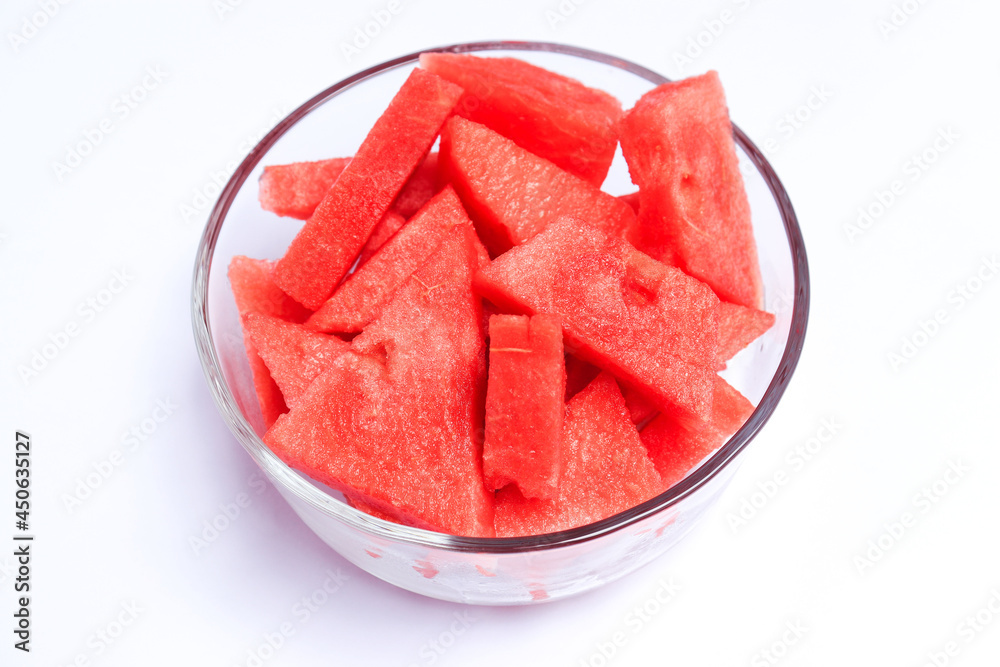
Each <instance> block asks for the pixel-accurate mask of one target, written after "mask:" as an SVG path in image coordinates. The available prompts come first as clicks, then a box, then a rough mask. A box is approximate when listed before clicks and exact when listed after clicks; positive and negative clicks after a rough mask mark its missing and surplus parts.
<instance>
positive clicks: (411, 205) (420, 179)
mask: <svg viewBox="0 0 1000 667" xmlns="http://www.w3.org/2000/svg"><path fill="white" fill-rule="evenodd" d="M440 180H441V179H440V176H438V153H437V151H432V152H431V153H429V154H428V155H427V157H426V158H424V161H423V162H421V163H420V166H419V167H417V170H416V171H415V172H413V175H412V176H410V180H408V181H407V182H406V185H405V186H403V190H402V192H400V193H399V196H398V197H396V201H394V202H393V203H392V210H393V211H395V212H396V213H398V214H399V215H401V216H403V217H404V218H410V217H412V216H413V214H414V213H416V212H417V211H419V210H420V209H422V208H423V207H424V204H426V203H427V202H429V201H430V200H431V199H432V198H433V197H434V195H436V194H437V193H438V192H440V191H441V188H440V187H439V185H440Z"/></svg>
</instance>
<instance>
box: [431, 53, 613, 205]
mask: <svg viewBox="0 0 1000 667" xmlns="http://www.w3.org/2000/svg"><path fill="white" fill-rule="evenodd" d="M420 66H421V67H423V68H425V69H427V71H429V72H434V73H435V74H437V75H438V76H441V77H443V78H445V79H447V80H448V81H451V82H453V83H456V84H458V85H459V86H461V87H462V88H464V89H465V94H464V95H463V96H462V100H461V101H460V102H459V104H458V106H457V107H456V109H455V112H456V113H457V114H458V115H460V116H463V117H464V118H468V119H469V120H472V121H475V122H477V123H482V124H483V125H485V126H487V127H489V128H490V129H493V130H495V131H497V132H499V133H500V134H502V135H503V136H505V137H507V138H508V139H511V140H513V141H514V142H515V143H516V144H517V145H518V146H521V147H522V148H525V149H527V150H529V151H531V152H532V153H534V154H535V155H539V156H541V157H543V158H545V159H547V160H550V161H552V162H554V163H555V164H556V165H558V166H559V167H560V168H562V169H565V170H566V171H568V172H570V173H572V174H576V175H577V176H579V177H580V178H582V179H584V180H586V181H589V182H590V183H591V184H593V185H594V186H595V187H600V186H601V184H602V183H603V182H604V177H605V176H607V173H608V169H609V168H610V166H611V161H612V160H613V159H614V156H615V148H616V147H617V143H618V137H617V135H616V134H615V123H616V122H617V121H618V119H619V118H620V117H621V114H622V107H621V103H619V102H618V100H616V99H615V98H614V97H612V96H611V95H609V94H608V93H606V92H604V91H602V90H596V89H594V88H588V87H587V86H584V85H583V84H582V83H580V82H579V81H577V80H575V79H571V78H569V77H566V76H562V75H561V74H556V73H555V72H550V71H548V70H545V69H542V68H541V67H536V66H535V65H531V64H529V63H526V62H524V61H523V60H517V59H515V58H478V57H476V56H469V55H458V54H452V53H424V54H421V56H420Z"/></svg>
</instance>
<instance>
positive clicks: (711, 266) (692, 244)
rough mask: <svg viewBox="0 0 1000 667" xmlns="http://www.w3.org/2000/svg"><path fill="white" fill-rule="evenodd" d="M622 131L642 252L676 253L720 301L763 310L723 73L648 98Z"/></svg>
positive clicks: (675, 84)
mask: <svg viewBox="0 0 1000 667" xmlns="http://www.w3.org/2000/svg"><path fill="white" fill-rule="evenodd" d="M619 132H620V133H621V144H622V152H623V154H624V156H625V160H626V162H627V163H628V166H629V172H630V174H631V176H632V180H633V182H635V183H636V185H638V186H639V193H640V195H639V196H640V201H641V209H642V211H641V212H640V216H639V217H640V225H641V228H640V235H641V243H640V244H639V246H638V247H639V249H640V250H642V251H644V252H647V253H649V254H650V255H652V256H653V257H655V258H656V259H661V258H670V255H671V253H673V256H674V257H675V258H676V262H677V266H679V267H680V268H682V269H684V270H685V271H686V272H687V273H689V274H691V275H692V276H694V277H696V278H699V279H700V280H703V281H705V282H706V283H708V285H709V286H711V287H712V289H713V290H715V293H716V294H718V295H719V298H721V299H723V300H725V301H731V302H733V303H738V304H740V305H743V306H747V307H750V308H760V307H761V306H762V304H763V295H764V290H763V282H762V279H761V275H760V266H759V264H758V261H757V246H756V244H755V242H754V237H753V228H752V226H751V221H750V205H749V202H748V201H747V195H746V191H745V189H744V187H743V177H742V176H741V175H740V169H739V159H738V158H737V156H736V146H735V142H734V140H733V128H732V124H731V123H730V121H729V111H728V109H727V107H726V99H725V95H724V93H723V90H722V84H721V82H720V81H719V77H718V74H716V73H715V72H708V73H706V74H703V75H701V76H696V77H692V78H689V79H684V80H682V81H676V82H671V83H665V84H663V85H661V86H658V87H657V88H654V89H653V90H651V91H649V92H647V93H646V94H644V95H643V96H642V97H641V98H640V99H639V101H638V102H636V104H635V106H634V107H633V108H632V109H631V110H630V111H629V112H628V113H626V114H625V116H624V117H623V118H622V121H621V123H620V125H619ZM647 209H648V215H647ZM670 261H672V260H670Z"/></svg>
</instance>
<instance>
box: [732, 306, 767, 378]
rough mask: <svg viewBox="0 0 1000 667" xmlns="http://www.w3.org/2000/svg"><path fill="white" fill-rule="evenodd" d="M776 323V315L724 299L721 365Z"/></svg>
mask: <svg viewBox="0 0 1000 667" xmlns="http://www.w3.org/2000/svg"><path fill="white" fill-rule="evenodd" d="M773 324H774V315H772V314H771V313H766V312H764V311H763V310H757V309H756V308H747V307H745V306H738V305H736V304H735V303H728V302H726V301H723V302H721V303H720V304H719V367H720V368H725V367H726V362H727V361H729V360H730V359H732V358H733V356H734V355H735V354H736V353H737V352H739V351H740V350H742V349H743V348H745V347H746V346H747V345H749V344H750V343H752V342H753V341H755V340H757V338H759V337H760V336H761V335H763V333H764V332H765V331H767V330H768V329H770V328H771V326H772V325H773Z"/></svg>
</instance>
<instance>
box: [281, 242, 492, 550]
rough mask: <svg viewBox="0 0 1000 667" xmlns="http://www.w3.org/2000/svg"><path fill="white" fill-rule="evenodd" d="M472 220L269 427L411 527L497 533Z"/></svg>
mask: <svg viewBox="0 0 1000 667" xmlns="http://www.w3.org/2000/svg"><path fill="white" fill-rule="evenodd" d="M482 252H484V251H483V250H482V247H481V245H480V244H479V242H478V240H477V239H476V238H475V233H474V232H473V231H472V228H471V226H469V225H464V226H460V227H456V228H454V229H453V230H452V231H451V232H450V233H449V234H448V236H447V238H446V239H445V241H444V242H442V244H441V245H440V247H439V248H438V250H437V251H436V252H435V253H434V254H433V255H432V256H431V257H430V258H429V259H428V260H427V262H426V263H425V264H424V265H423V266H421V267H420V268H419V269H418V270H417V271H415V272H414V273H413V274H412V278H413V279H411V280H408V281H407V282H406V284H405V285H403V286H402V287H401V288H400V289H399V291H397V293H396V295H395V296H394V297H393V299H392V300H391V301H390V303H389V304H388V305H387V306H386V308H385V309H384V310H383V312H382V314H381V315H380V317H379V318H378V319H377V320H375V321H374V322H372V323H371V324H370V325H369V326H368V327H367V328H366V330H365V331H364V333H362V334H361V335H359V336H358V337H356V338H355V339H354V341H353V342H352V351H350V352H348V353H346V354H344V355H341V356H340V357H338V358H337V359H335V360H334V361H333V363H332V364H331V365H330V367H329V368H328V369H327V370H326V371H325V372H324V373H323V374H322V375H320V376H319V377H317V378H316V379H315V380H314V381H313V383H312V384H311V385H310V386H309V388H308V389H307V390H306V393H305V394H304V395H303V396H302V398H301V400H300V401H299V403H298V404H297V405H296V407H295V408H293V409H292V410H291V411H290V412H289V413H288V414H286V415H283V416H282V417H281V418H279V419H278V421H277V422H276V423H275V425H274V426H273V427H272V428H271V430H270V431H269V432H268V433H267V434H266V436H265V442H266V443H267V444H268V446H269V447H271V448H272V450H273V451H274V452H275V453H276V454H277V455H278V456H280V457H281V458H282V459H283V460H285V461H286V462H287V463H288V464H289V465H292V466H294V467H296V468H298V469H300V470H302V471H303V472H306V473H307V474H309V475H311V476H312V477H314V478H315V479H317V480H319V481H321V482H324V483H325V484H328V485H329V486H331V487H333V488H335V489H338V490H340V491H342V492H344V494H345V495H347V496H348V497H350V498H351V499H352V500H353V501H355V502H356V504H358V505H359V506H362V507H371V508H374V509H375V510H377V511H378V512H380V513H382V514H384V515H386V516H388V517H391V518H392V519H393V520H396V521H399V522H401V523H405V524H408V525H413V526H419V527H423V528H430V529H434V530H441V531H445V532H449V533H453V534H456V535H471V536H480V537H491V536H493V534H494V528H493V507H492V506H493V499H492V495H491V494H489V493H488V492H487V490H486V486H485V484H484V482H483V474H482V462H481V458H480V455H479V446H478V443H477V439H476V437H475V434H476V433H477V431H478V429H480V428H482V401H483V393H484V391H485V379H486V376H485V342H484V340H483V337H482V330H481V328H480V319H479V318H480V313H479V303H478V300H477V299H476V297H475V296H474V294H473V293H472V290H471V277H472V274H473V272H474V271H475V270H476V269H477V268H478V267H479V265H480V261H481V257H482V255H481V253H482Z"/></svg>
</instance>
